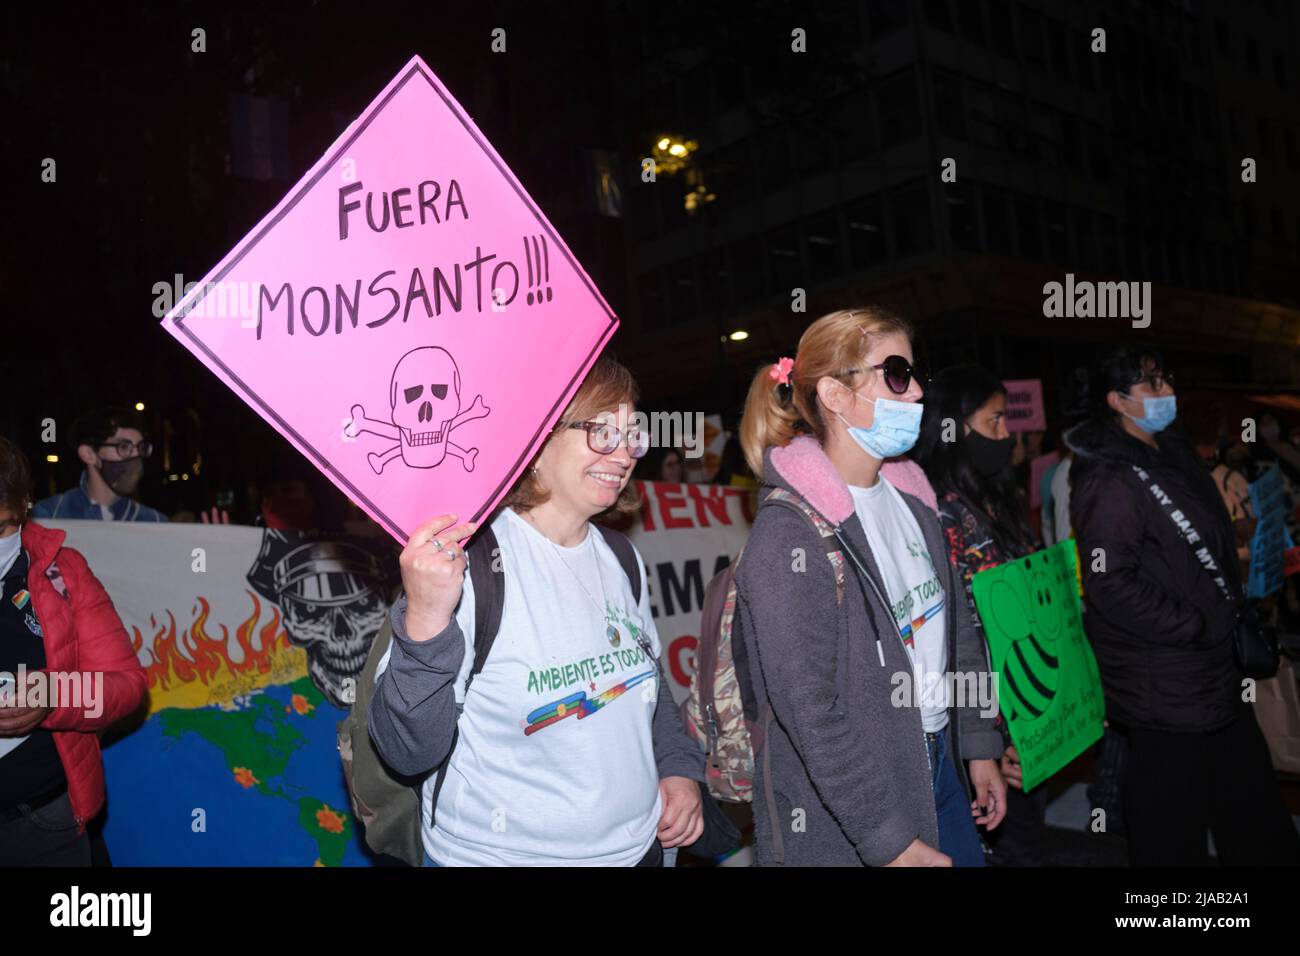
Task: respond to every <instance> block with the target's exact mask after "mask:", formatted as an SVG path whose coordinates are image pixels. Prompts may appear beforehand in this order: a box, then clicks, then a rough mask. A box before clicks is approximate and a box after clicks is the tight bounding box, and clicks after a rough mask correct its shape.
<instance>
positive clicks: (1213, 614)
mask: <svg viewBox="0 0 1300 956" xmlns="http://www.w3.org/2000/svg"><path fill="white" fill-rule="evenodd" d="M1091 394H1092V395H1093V396H1094V403H1095V405H1094V409H1093V415H1092V418H1091V420H1089V421H1086V422H1084V423H1083V424H1081V425H1078V426H1076V427H1075V428H1073V429H1071V430H1070V431H1068V432H1067V433H1066V435H1065V440H1066V442H1067V444H1069V446H1070V447H1071V448H1073V449H1074V455H1075V457H1074V464H1073V465H1072V466H1071V470H1070V488H1071V492H1070V518H1071V522H1072V524H1073V525H1074V530H1075V535H1076V537H1077V538H1078V543H1079V557H1080V562H1081V565H1082V568H1083V590H1084V598H1085V600H1086V602H1087V609H1088V613H1087V617H1086V621H1087V631H1088V639H1089V641H1090V642H1091V643H1092V646H1093V650H1094V651H1095V652H1096V656H1097V666H1098V669H1099V670H1100V672H1101V680H1102V685H1103V688H1104V689H1105V693H1106V712H1107V717H1108V718H1109V720H1110V722H1111V726H1112V727H1114V726H1116V725H1117V724H1118V725H1122V726H1123V727H1124V728H1125V729H1126V730H1127V733H1128V738H1129V758H1128V768H1127V772H1126V777H1125V781H1124V813H1125V823H1126V829H1127V832H1128V849H1129V860H1130V862H1131V863H1133V864H1134V865H1136V866H1153V865H1155V866H1194V865H1204V864H1205V863H1206V862H1207V857H1206V843H1207V840H1206V837H1207V835H1208V834H1210V833H1212V834H1213V837H1214V845H1215V849H1216V851H1217V855H1218V858H1219V860H1220V862H1223V863H1228V864H1231V865H1239V864H1261V863H1287V864H1295V863H1300V837H1297V834H1296V828H1295V825H1294V824H1293V823H1292V822H1291V817H1290V815H1289V814H1288V813H1287V811H1286V809H1285V807H1284V806H1283V804H1282V799H1281V794H1280V793H1279V790H1278V785H1277V778H1276V777H1275V776H1274V774H1273V768H1272V766H1271V765H1270V760H1269V753H1268V747H1267V745H1266V743H1265V741H1264V737H1263V735H1262V734H1261V733H1260V730H1259V725H1258V724H1257V723H1256V721H1255V715H1254V713H1253V712H1252V711H1251V706H1250V704H1249V703H1247V702H1246V701H1249V700H1253V699H1254V698H1253V696H1251V695H1250V694H1249V693H1248V687H1249V685H1248V684H1247V682H1246V681H1245V679H1244V676H1245V675H1244V674H1243V672H1242V665H1241V662H1240V661H1239V659H1238V654H1237V652H1236V651H1237V647H1236V645H1237V643H1238V640H1239V639H1240V638H1242V637H1246V638H1250V637H1251V635H1250V634H1249V633H1248V632H1243V631H1241V630H1240V628H1241V626H1242V622H1240V621H1239V619H1238V607H1239V606H1240V604H1241V601H1242V597H1243V590H1242V585H1241V579H1240V574H1239V572H1238V566H1237V555H1236V539H1235V536H1234V533H1233V528H1232V524H1231V522H1230V521H1229V518H1228V514H1227V511H1226V510H1225V509H1224V508H1223V505H1222V502H1221V501H1220V499H1219V494H1218V491H1217V489H1216V488H1215V486H1214V482H1213V480H1212V479H1211V478H1210V476H1209V475H1208V474H1207V473H1206V471H1205V468H1204V467H1203V466H1202V465H1201V463H1200V461H1199V460H1198V458H1197V456H1196V453H1195V451H1194V450H1193V449H1192V447H1191V445H1190V444H1189V443H1188V442H1187V441H1186V439H1184V438H1182V437H1181V436H1180V435H1178V434H1176V433H1174V432H1173V431H1172V430H1167V429H1168V426H1169V425H1171V424H1172V423H1173V421H1174V419H1175V416H1176V412H1177V398H1176V396H1175V394H1174V387H1173V376H1172V375H1171V374H1170V372H1169V370H1168V368H1166V367H1165V365H1164V362H1163V361H1162V359H1161V357H1160V355H1159V353H1157V352H1154V351H1151V350H1141V349H1131V348H1121V349H1117V350H1115V351H1113V352H1111V353H1110V354H1108V355H1106V356H1105V357H1104V358H1103V360H1102V361H1101V363H1100V364H1099V366H1098V367H1097V369H1096V372H1095V376H1094V381H1093V385H1092V390H1091Z"/></svg>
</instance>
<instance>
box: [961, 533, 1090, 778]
mask: <svg viewBox="0 0 1300 956" xmlns="http://www.w3.org/2000/svg"><path fill="white" fill-rule="evenodd" d="M1078 560H1079V559H1078V554H1077V552H1076V551H1075V547H1074V541H1073V540H1066V541H1062V542H1061V543H1060V544H1057V545H1054V546H1052V547H1050V548H1047V549H1046V550H1044V551H1036V552H1034V553H1033V554H1031V555H1029V556H1027V557H1024V558H1020V559H1019V560H1016V561H1008V562H1007V563H1005V564H1000V565H998V566H997V567H994V568H989V569H988V570H986V571H981V572H979V573H978V574H976V575H975V576H974V577H973V578H972V579H971V587H972V589H973V591H974V594H975V606H976V607H977V608H978V609H979V614H980V620H981V622H982V623H983V625H984V634H985V637H986V638H987V639H988V644H989V655H990V657H991V659H992V662H993V670H994V671H995V672H996V673H997V675H998V683H997V688H998V704H999V706H1000V708H1001V711H1002V717H1003V719H1004V720H1006V722H1007V726H1008V728H1009V729H1010V731H1011V742H1012V743H1013V744H1014V745H1015V747H1016V750H1017V751H1018V752H1019V754H1020V767H1021V772H1022V773H1023V775H1024V786H1025V790H1032V789H1033V788H1034V787H1036V786H1038V784H1040V783H1042V782H1043V781H1044V780H1046V779H1047V778H1048V777H1050V776H1052V774H1054V773H1056V772H1057V771H1058V770H1060V769H1061V768H1062V767H1064V766H1065V765H1066V764H1068V763H1069V762H1070V761H1071V760H1073V759H1074V758H1075V757H1077V756H1078V755H1079V754H1080V753H1082V752H1083V750H1084V749H1085V748H1086V747H1088V746H1089V745H1091V744H1092V743H1094V742H1095V741H1096V740H1097V739H1098V738H1099V737H1101V733H1102V723H1101V722H1102V718H1103V717H1104V716H1105V702H1104V699H1103V697H1102V690H1101V677H1100V675H1099V674H1098V672H1097V661H1096V659H1095V658H1094V657H1093V655H1092V647H1091V646H1090V645H1089V644H1088V640H1087V638H1086V637H1085V636H1084V633H1083V619H1082V615H1081V611H1080V602H1079V589H1078V578H1077V572H1076V570H1075V568H1076V564H1077V563H1078Z"/></svg>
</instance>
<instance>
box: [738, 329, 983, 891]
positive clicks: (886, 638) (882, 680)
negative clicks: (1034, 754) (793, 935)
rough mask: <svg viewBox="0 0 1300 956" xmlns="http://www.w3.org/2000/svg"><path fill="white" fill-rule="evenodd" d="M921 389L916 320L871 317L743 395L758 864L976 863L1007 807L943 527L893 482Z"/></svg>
mask: <svg viewBox="0 0 1300 956" xmlns="http://www.w3.org/2000/svg"><path fill="white" fill-rule="evenodd" d="M921 397H922V388H921V384H920V383H919V382H918V381H917V376H916V374H915V372H914V370H913V365H912V343H911V332H910V328H909V326H908V324H907V323H906V322H905V321H904V320H902V319H900V318H899V317H897V316H895V315H893V314H891V313H889V312H886V311H884V310H882V309H875V308H867V309H855V310H844V311H839V312H833V313H831V314H829V315H825V316H823V317H821V318H820V319H818V320H817V321H815V322H814V323H813V324H812V325H811V326H809V328H808V329H807V331H805V332H804V334H803V336H802V338H801V339H800V340H799V348H798V351H797V353H796V354H795V356H794V357H793V359H790V358H785V359H782V360H781V361H780V362H778V363H776V364H775V365H773V366H769V367H766V368H763V369H761V370H760V371H759V373H758V374H757V375H756V376H755V378H754V381H753V384H752V385H751V387H750V392H749V397H748V399H747V401H746V405H745V415H744V419H743V420H742V422H741V430H740V434H741V442H742V445H743V447H744V452H745V457H746V459H747V460H748V461H749V464H750V467H751V468H753V470H754V473H755V474H756V475H759V476H760V479H761V482H762V487H761V488H760V491H759V499H760V501H761V502H762V503H761V505H760V507H759V511H758V515H757V517H756V519H755V522H754V528H753V532H752V533H751V535H750V538H749V542H748V544H747V545H746V547H745V552H744V556H743V558H742V559H741V561H740V563H739V565H738V567H737V571H736V585H737V605H736V617H735V624H734V627H735V628H736V633H737V634H738V635H740V639H741V640H743V641H744V642H745V649H746V651H747V652H748V654H749V658H750V663H749V679H750V680H751V682H752V684H753V689H754V693H755V698H756V699H757V700H758V701H759V704H760V708H763V709H764V711H765V713H767V714H770V720H768V721H766V723H767V733H766V737H765V744H764V748H763V751H762V753H761V755H760V758H759V761H758V767H757V768H756V771H757V772H756V776H755V793H756V795H757V796H756V798H755V801H754V816H755V841H756V860H757V862H758V863H759V865H781V864H784V865H794V866H813V865H822V866H852V865H859V866H861V865H866V866H887V865H896V866H949V865H954V864H955V865H965V866H981V865H983V862H984V859H983V850H982V847H981V844H980V840H979V836H978V833H977V831H976V828H975V825H976V824H982V825H984V826H987V827H988V828H989V829H992V828H994V827H996V826H997V825H998V824H999V823H1000V822H1001V820H1002V817H1003V814H1004V813H1005V806H1006V785H1005V783H1004V782H1003V780H1002V777H1001V774H1000V772H999V770H998V763H997V761H998V758H1000V757H1001V756H1002V751H1003V742H1002V737H1001V735H1000V734H999V732H998V730H997V726H996V724H995V715H996V704H995V702H994V701H993V700H991V699H990V695H989V694H988V693H987V691H988V689H990V688H991V680H990V678H989V665H988V659H987V656H986V654H985V649H984V646H983V642H982V641H981V640H980V638H979V636H978V634H977V633H976V631H975V630H974V628H973V626H972V623H971V620H970V614H969V611H968V609H967V606H966V601H965V598H964V594H963V590H962V584H961V581H960V580H958V579H957V577H956V576H955V574H954V572H953V570H952V567H951V564H950V562H949V561H948V557H947V554H946V552H945V550H944V548H945V543H944V537H943V533H942V531H941V530H940V527H939V521H938V518H937V517H936V516H935V514H934V512H933V511H931V510H930V509H929V508H928V507H926V506H925V505H924V504H922V503H921V502H920V501H919V500H917V499H916V498H914V497H912V496H911V495H910V494H907V493H904V492H901V491H899V490H898V489H896V488H894V487H893V486H892V485H891V484H890V483H889V482H888V481H887V480H886V479H885V478H884V477H882V475H881V463H882V462H883V461H884V460H885V459H887V458H892V457H895V456H897V455H902V454H905V453H906V452H907V451H908V450H909V449H910V448H911V446H912V444H913V443H914V442H915V441H916V436H917V431H918V428H919V426H920V420H921V411H922V409H921V405H920V404H919V403H920V400H921ZM828 545H829V547H828ZM952 672H956V676H957V678H958V680H957V681H956V686H957V687H958V688H960V693H954V692H952V691H951V690H950V689H949V687H950V686H951V684H952V678H951V676H950V675H951V673H952ZM975 688H983V689H985V693H971V692H970V691H971V690H973V689H975ZM953 698H956V699H953ZM967 768H969V772H967ZM972 787H973V791H974V792H973V793H972V792H971V790H972Z"/></svg>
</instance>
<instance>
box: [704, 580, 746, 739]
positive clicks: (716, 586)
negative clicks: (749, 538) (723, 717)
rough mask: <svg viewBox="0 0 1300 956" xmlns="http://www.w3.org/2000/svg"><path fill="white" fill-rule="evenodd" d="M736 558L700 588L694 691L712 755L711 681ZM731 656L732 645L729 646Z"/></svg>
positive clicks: (714, 707) (731, 605)
mask: <svg viewBox="0 0 1300 956" xmlns="http://www.w3.org/2000/svg"><path fill="white" fill-rule="evenodd" d="M739 561H740V555H736V560H735V561H732V562H731V563H730V564H728V565H727V566H726V567H725V568H723V569H722V570H721V571H719V572H718V573H717V574H715V575H714V576H713V580H711V581H710V582H709V585H708V587H706V588H705V589H704V606H703V609H702V611H701V613H700V640H699V646H698V647H697V649H696V659H695V681H696V685H695V688H694V689H695V691H696V692H697V693H698V694H699V698H700V717H701V718H702V719H703V721H704V735H705V740H706V742H707V752H708V753H710V754H712V753H716V752H717V748H718V701H717V695H716V694H715V692H714V691H715V687H714V683H715V681H714V679H715V677H716V676H717V674H716V670H717V667H718V650H719V646H720V645H721V643H722V632H723V628H724V621H725V626H726V629H727V630H728V631H730V628H731V620H732V616H733V615H734V614H735V611H736V565H737V564H738V563H739ZM732 647H733V649H732V655H733V658H734V655H735V649H734V648H735V645H734V644H733V645H732Z"/></svg>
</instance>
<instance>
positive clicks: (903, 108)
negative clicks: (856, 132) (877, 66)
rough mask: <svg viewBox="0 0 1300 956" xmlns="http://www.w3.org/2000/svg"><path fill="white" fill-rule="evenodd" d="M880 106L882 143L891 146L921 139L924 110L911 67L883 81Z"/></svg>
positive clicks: (879, 95) (879, 92)
mask: <svg viewBox="0 0 1300 956" xmlns="http://www.w3.org/2000/svg"><path fill="white" fill-rule="evenodd" d="M876 104H877V108H878V110H879V115H880V136H881V140H882V141H883V142H884V143H885V144H886V145H887V146H893V145H895V144H897V143H904V142H908V141H909V140H913V139H916V138H917V137H918V136H920V135H921V109H920V106H919V104H918V102H917V97H916V82H915V80H914V78H913V75H912V70H911V68H910V67H909V68H908V69H906V70H902V71H900V72H898V73H895V74H893V75H892V76H889V77H886V78H885V79H883V80H881V81H880V85H879V86H877V87H876Z"/></svg>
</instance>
